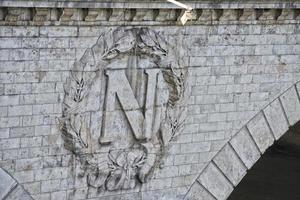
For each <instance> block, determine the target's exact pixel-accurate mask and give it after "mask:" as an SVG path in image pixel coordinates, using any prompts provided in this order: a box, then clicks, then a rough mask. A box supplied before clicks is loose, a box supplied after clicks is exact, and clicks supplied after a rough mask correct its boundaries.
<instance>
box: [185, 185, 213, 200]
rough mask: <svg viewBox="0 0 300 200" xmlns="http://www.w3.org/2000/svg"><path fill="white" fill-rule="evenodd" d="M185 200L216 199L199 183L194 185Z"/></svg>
mask: <svg viewBox="0 0 300 200" xmlns="http://www.w3.org/2000/svg"><path fill="white" fill-rule="evenodd" d="M184 199H185V200H215V198H214V197H213V196H212V195H211V194H210V193H209V192H208V191H207V190H206V189H205V188H204V187H203V186H202V185H200V184H199V183H198V182H197V181H196V182H195V183H194V184H193V185H192V187H191V188H190V190H189V191H188V193H187V195H186V196H185V198H184Z"/></svg>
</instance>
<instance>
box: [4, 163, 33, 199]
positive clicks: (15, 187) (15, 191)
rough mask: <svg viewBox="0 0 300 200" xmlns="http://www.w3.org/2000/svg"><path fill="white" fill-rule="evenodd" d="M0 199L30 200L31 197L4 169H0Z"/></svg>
mask: <svg viewBox="0 0 300 200" xmlns="http://www.w3.org/2000/svg"><path fill="white" fill-rule="evenodd" d="M0 199H3V200H15V199H22V200H32V197H31V196H30V195H29V194H28V193H27V191H25V190H24V188H23V187H22V186H21V185H20V184H18V182H17V181H16V180H15V179H14V178H12V176H11V175H10V174H8V173H7V172H6V171H5V170H4V169H2V168H0Z"/></svg>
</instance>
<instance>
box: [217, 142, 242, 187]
mask: <svg viewBox="0 0 300 200" xmlns="http://www.w3.org/2000/svg"><path fill="white" fill-rule="evenodd" d="M213 161H214V162H215V163H216V165H217V166H218V168H219V169H220V170H221V171H222V172H223V173H224V174H225V176H226V177H227V178H228V179H229V180H230V181H231V183H232V184H233V185H234V186H236V185H237V184H238V183H239V182H240V181H241V179H242V178H243V177H244V175H245V174H246V171H247V168H246V167H245V165H244V163H243V162H242V161H241V160H240V158H239V157H238V156H237V154H236V152H235V151H234V150H233V149H232V147H231V146H230V145H229V144H227V145H225V146H224V147H223V148H222V150H221V151H220V152H219V153H218V154H217V156H216V157H215V158H214V159H213Z"/></svg>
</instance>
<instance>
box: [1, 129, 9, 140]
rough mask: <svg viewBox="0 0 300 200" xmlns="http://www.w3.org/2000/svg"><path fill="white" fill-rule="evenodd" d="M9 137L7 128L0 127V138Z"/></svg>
mask: <svg viewBox="0 0 300 200" xmlns="http://www.w3.org/2000/svg"><path fill="white" fill-rule="evenodd" d="M2 138H9V129H8V128H0V139H2Z"/></svg>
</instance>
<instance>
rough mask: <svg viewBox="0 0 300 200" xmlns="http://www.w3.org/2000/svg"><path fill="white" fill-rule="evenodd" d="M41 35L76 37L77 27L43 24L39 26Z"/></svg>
mask: <svg viewBox="0 0 300 200" xmlns="http://www.w3.org/2000/svg"><path fill="white" fill-rule="evenodd" d="M40 35H41V37H76V36H77V27H64V26H44V27H41V28H40Z"/></svg>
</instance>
